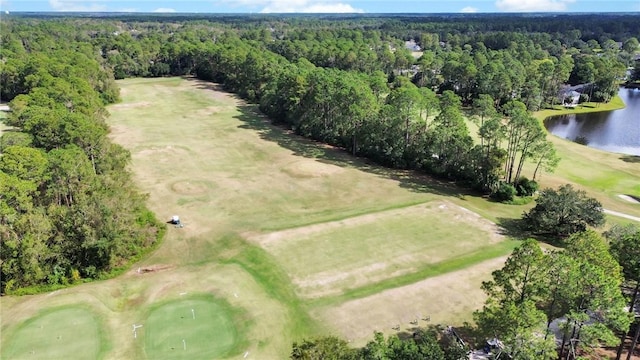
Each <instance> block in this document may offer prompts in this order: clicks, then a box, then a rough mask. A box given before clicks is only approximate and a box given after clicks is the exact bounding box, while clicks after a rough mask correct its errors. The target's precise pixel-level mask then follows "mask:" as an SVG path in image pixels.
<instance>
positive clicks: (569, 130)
mask: <svg viewBox="0 0 640 360" xmlns="http://www.w3.org/2000/svg"><path fill="white" fill-rule="evenodd" d="M618 95H619V96H620V97H621V98H622V100H623V101H624V103H625V104H626V105H627V106H626V107H625V108H624V109H620V110H614V111H603V112H595V113H588V114H571V115H560V116H552V117H550V118H548V119H546V120H545V121H544V125H545V127H546V128H547V130H548V131H549V132H550V133H552V134H553V135H556V136H559V137H562V138H565V139H569V140H572V141H576V142H579V143H581V144H586V145H587V146H590V147H594V148H597V149H602V150H605V151H610V152H615V153H622V154H629V155H638V156H640V90H638V89H635V90H634V89H625V88H620V90H619V91H618Z"/></svg>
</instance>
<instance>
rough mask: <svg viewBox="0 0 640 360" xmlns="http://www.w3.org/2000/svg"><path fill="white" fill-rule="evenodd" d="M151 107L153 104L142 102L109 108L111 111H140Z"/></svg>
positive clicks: (115, 105)
mask: <svg viewBox="0 0 640 360" xmlns="http://www.w3.org/2000/svg"><path fill="white" fill-rule="evenodd" d="M149 106H151V102H149V101H140V102H135V103H127V104H114V105H111V106H109V109H112V110H125V109H139V108H146V107H149Z"/></svg>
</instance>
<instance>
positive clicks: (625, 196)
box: [618, 194, 640, 204]
mask: <svg viewBox="0 0 640 360" xmlns="http://www.w3.org/2000/svg"><path fill="white" fill-rule="evenodd" d="M618 197H619V198H620V199H622V200H624V201H628V202H630V203H633V204H640V201H638V199H637V198H635V197H633V196H629V195H622V194H621V195H618Z"/></svg>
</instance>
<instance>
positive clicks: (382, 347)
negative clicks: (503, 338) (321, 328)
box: [290, 327, 469, 360]
mask: <svg viewBox="0 0 640 360" xmlns="http://www.w3.org/2000/svg"><path fill="white" fill-rule="evenodd" d="M468 351H469V349H468V348H467V347H466V346H464V345H463V343H461V342H460V339H459V338H458V337H457V334H455V333H454V332H452V331H451V330H450V329H447V330H444V329H439V328H437V327H432V328H429V329H422V328H418V327H416V328H414V329H413V330H412V332H411V333H403V334H402V338H400V336H398V335H391V336H389V337H387V338H385V337H384V335H383V334H382V333H379V332H375V333H374V336H373V340H371V341H369V342H368V343H367V344H366V345H365V346H364V347H362V348H354V347H351V346H350V344H349V343H347V342H346V341H344V340H342V339H340V338H337V337H334V336H328V337H322V338H317V339H309V340H303V341H302V342H299V343H297V342H296V343H294V344H293V348H292V350H291V356H290V359H292V360H320V359H334V360H407V359H422V360H463V359H465V360H466V359H468V355H467V352H468Z"/></svg>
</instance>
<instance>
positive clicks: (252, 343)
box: [0, 78, 635, 359]
mask: <svg viewBox="0 0 640 360" xmlns="http://www.w3.org/2000/svg"><path fill="white" fill-rule="evenodd" d="M119 85H120V87H121V88H122V94H121V95H122V98H123V101H122V102H121V103H120V104H116V105H112V106H110V107H109V109H108V110H109V112H110V113H111V117H110V118H109V120H108V122H109V125H110V126H111V134H110V136H111V138H112V139H113V140H114V141H115V142H117V143H119V144H122V145H123V146H124V147H125V148H127V149H129V150H130V151H131V154H132V164H131V169H132V171H133V174H134V179H135V181H136V182H137V184H138V185H139V187H140V188H141V189H142V191H143V192H145V193H148V194H149V198H148V204H149V207H150V208H151V209H152V210H153V211H154V212H155V213H156V214H157V216H158V217H159V218H160V219H166V220H168V219H170V218H171V216H172V215H179V216H180V218H181V220H182V222H183V223H184V225H185V227H184V228H173V227H170V228H169V229H168V231H167V236H166V239H165V240H164V242H163V243H162V245H161V246H160V247H159V248H158V249H157V250H156V251H155V252H154V253H153V254H151V255H150V256H148V257H147V258H146V259H144V260H143V261H141V262H140V263H138V264H135V265H134V266H133V267H132V269H131V270H130V271H129V272H127V273H125V274H123V275H121V276H119V277H118V278H115V279H111V280H107V281H101V282H94V283H89V284H84V285H80V286H76V287H72V288H68V289H64V290H60V291H57V292H53V293H49V294H42V295H37V296H30V297H23V298H15V297H11V296H9V297H3V298H0V305H1V306H0V308H1V312H2V313H1V315H2V328H1V330H2V344H3V345H2V347H3V350H2V351H3V354H4V353H5V351H8V352H11V353H12V354H14V353H16V351H22V350H20V349H23V348H24V347H23V345H21V344H22V343H23V341H21V340H16V339H19V338H20V336H19V334H21V331H22V330H21V329H22V328H23V327H25V326H28V325H25V324H30V323H32V322H33V321H35V320H34V319H38V317H37V316H38V315H37V314H38V312H39V311H40V310H41V309H44V311H48V310H47V309H51V308H54V309H55V308H57V307H60V306H67V307H68V308H70V309H85V308H86V307H87V306H90V307H91V309H92V313H93V314H95V316H96V319H105V320H104V324H103V325H102V327H101V328H102V329H104V333H105V334H107V337H106V338H107V339H108V340H109V344H111V345H110V346H106V345H105V346H106V347H104V348H102V349H107V350H104V351H105V352H104V354H105V358H108V359H122V358H136V359H138V358H148V359H157V358H165V357H170V358H230V359H244V358H247V359H281V358H286V357H287V356H288V353H289V351H290V347H291V343H292V342H293V341H295V340H299V339H301V338H304V337H310V336H315V335H319V334H339V335H341V336H344V337H345V338H348V339H350V340H352V341H353V343H355V344H361V343H363V342H364V341H366V340H367V339H370V338H371V336H372V331H373V330H378V331H383V332H385V333H392V332H394V331H393V330H392V329H391V326H392V325H395V324H394V323H398V322H402V323H403V325H402V326H403V327H406V326H408V325H409V324H408V323H406V322H407V321H410V320H412V319H414V318H415V317H416V315H417V313H421V314H424V315H429V316H430V318H431V323H442V324H461V323H462V322H463V321H465V320H469V319H470V314H471V312H472V311H473V310H474V309H476V308H478V307H479V306H481V304H482V303H483V301H484V299H485V298H484V294H483V293H482V291H481V290H480V283H481V282H482V281H483V280H486V279H487V278H488V277H489V276H490V273H491V271H492V270H494V269H496V268H499V267H500V266H501V265H502V263H503V261H504V258H505V256H506V255H508V254H509V252H510V251H511V249H513V247H514V246H516V245H517V241H515V240H510V239H507V238H505V237H504V235H502V234H501V233H502V231H501V230H500V229H499V228H498V227H497V226H496V225H495V224H494V222H497V221H500V220H501V219H510V218H516V217H519V216H520V214H521V213H522V211H523V210H524V209H527V207H528V206H531V205H528V206H510V205H504V204H497V203H493V202H489V201H487V200H486V199H484V198H481V197H477V196H474V195H473V194H472V193H469V192H467V191H465V190H462V189H459V188H456V187H454V186H452V184H448V183H446V182H438V181H434V180H433V179H431V178H429V177H426V176H420V175H416V174H413V173H411V172H406V171H395V170H389V169H385V168H381V167H378V166H376V165H373V164H370V163H368V162H367V161H364V160H362V159H357V158H353V157H351V156H349V155H348V154H346V153H345V152H343V151H340V150H336V149H333V148H331V147H327V146H324V145H322V144H318V143H315V142H313V141H309V140H305V139H302V138H299V137H297V136H295V135H292V134H289V133H287V132H286V131H283V130H282V129H280V128H277V127H274V126H272V125H270V124H269V123H268V121H266V119H264V118H263V117H261V116H260V114H258V113H257V112H256V110H255V107H254V106H252V105H247V104H245V103H244V102H243V101H241V100H238V99H236V98H235V97H233V96H232V95H230V94H228V93H225V92H223V91H221V89H219V88H218V87H217V86H216V85H214V84H209V83H204V82H200V81H196V80H192V79H181V78H160V79H128V80H123V81H119ZM611 171H613V172H614V175H615V176H622V175H620V174H617V173H615V171H618V170H615V169H613V168H612V170H611ZM634 171H635V170H634ZM554 176H555V175H554ZM624 176H626V175H624ZM543 179H544V181H546V182H550V180H553V181H556V179H558V181H560V177H557V178H556V177H554V178H552V177H551V176H548V175H546V174H545V175H544V177H543ZM621 189H624V186H622V187H621ZM625 191H631V190H625ZM613 200H614V199H613ZM612 209H615V210H619V211H624V209H623V208H617V209H616V208H613V207H612ZM191 309H194V311H195V316H196V319H195V321H196V322H193V321H194V319H192V318H191V319H190V318H189V316H192V314H191ZM189 321H191V322H189ZM133 324H138V325H143V327H141V328H139V329H138V331H139V333H137V336H138V337H136V338H134V337H133V332H132V326H133ZM211 338H214V339H215V340H214V341H208V339H211ZM183 339H184V340H185V342H184V343H183V342H182V340H183ZM185 344H186V347H187V350H184V345H185ZM171 347H173V349H171ZM64 351H68V350H64ZM101 351H102V350H101ZM174 354H175V355H174ZM245 355H246V357H245Z"/></svg>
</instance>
